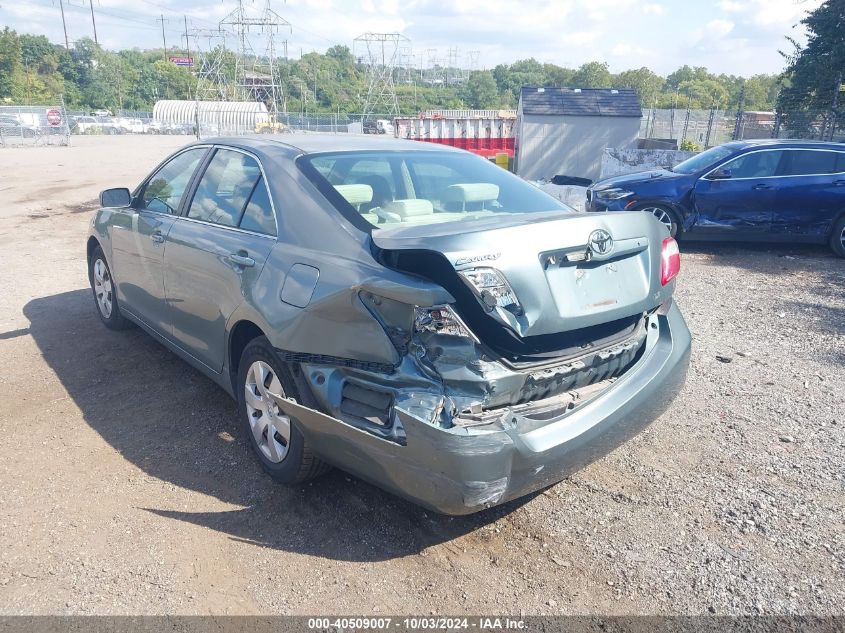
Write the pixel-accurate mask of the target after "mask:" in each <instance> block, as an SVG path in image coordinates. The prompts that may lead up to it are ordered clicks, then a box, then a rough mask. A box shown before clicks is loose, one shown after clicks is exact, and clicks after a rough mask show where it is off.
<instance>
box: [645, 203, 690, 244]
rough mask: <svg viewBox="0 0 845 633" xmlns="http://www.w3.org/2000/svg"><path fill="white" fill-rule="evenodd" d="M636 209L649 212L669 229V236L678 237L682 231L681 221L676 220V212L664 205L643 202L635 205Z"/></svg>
mask: <svg viewBox="0 0 845 633" xmlns="http://www.w3.org/2000/svg"><path fill="white" fill-rule="evenodd" d="M637 210H638V211H645V212H646V213H651V214H652V215H653V216H654V217H655V218H657V220H658V221H659V222H660V223H661V224H662V225H663V226H665V227H666V228H667V229H669V235H670V236H671V237H675V238H677V237H680V236H681V234H682V233H683V232H684V230H683V229H682V228H681V223H680V221H679V220H678V214H677V213H675V211H673V210H672V209H670V208H669V207H667V206H665V205H662V204H645V205H642V206H640V207H637Z"/></svg>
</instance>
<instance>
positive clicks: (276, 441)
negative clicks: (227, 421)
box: [244, 360, 290, 464]
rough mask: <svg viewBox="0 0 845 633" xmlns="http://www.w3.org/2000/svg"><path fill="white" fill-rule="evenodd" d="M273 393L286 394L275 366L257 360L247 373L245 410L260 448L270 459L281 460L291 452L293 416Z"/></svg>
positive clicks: (274, 461)
mask: <svg viewBox="0 0 845 633" xmlns="http://www.w3.org/2000/svg"><path fill="white" fill-rule="evenodd" d="M270 393H273V394H276V395H281V396H284V395H285V392H284V389H283V388H282V383H281V382H280V381H279V377H278V376H277V375H276V372H275V371H274V370H273V368H272V367H270V365H268V364H267V363H265V362H264V361H261V360H257V361H255V362H254V363H253V364H252V365H250V367H249V370H248V371H247V373H246V384H245V385H244V396H245V401H246V413H247V416H248V417H249V426H250V429H251V430H252V436H253V437H254V438H255V443H256V444H257V445H258V449H259V450H260V451H261V453H262V454H263V455H264V456H265V457H266V458H267V459H268V460H270V461H271V462H273V463H274V464H278V463H279V462H281V461H282V460H283V459H284V458H285V457H286V456H287V454H288V447H289V445H290V418H289V417H288V416H286V415H284V414H283V413H282V411H281V410H280V409H279V406H278V405H277V404H276V403H275V401H274V400H273V398H271V397H270Z"/></svg>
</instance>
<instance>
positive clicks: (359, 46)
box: [353, 33, 411, 118]
mask: <svg viewBox="0 0 845 633" xmlns="http://www.w3.org/2000/svg"><path fill="white" fill-rule="evenodd" d="M410 42H411V40H409V39H408V38H407V37H405V36H404V35H402V34H400V33H364V34H363V35H359V36H358V37H356V38H355V40H354V42H353V48H354V49H355V55H356V56H357V57H360V58H363V60H364V63H365V64H366V65H367V98H366V100H365V101H364V117H365V118H366V117H367V116H368V115H371V114H392V115H397V114H399V100H398V99H397V98H396V85H395V84H394V82H393V75H394V71H395V70H396V66H397V64H398V62H399V51H400V48H404V47H410Z"/></svg>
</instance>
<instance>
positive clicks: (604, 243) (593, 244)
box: [587, 229, 613, 255]
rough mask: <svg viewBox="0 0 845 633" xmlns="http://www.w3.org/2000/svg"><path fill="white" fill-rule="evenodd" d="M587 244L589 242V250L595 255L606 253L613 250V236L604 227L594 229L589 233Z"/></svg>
mask: <svg viewBox="0 0 845 633" xmlns="http://www.w3.org/2000/svg"><path fill="white" fill-rule="evenodd" d="M587 244H589V246H590V250H591V251H593V253H595V254H596V255H607V254H608V253H609V252H610V251H612V250H613V238H612V237H611V236H610V233H608V232H607V231H605V230H604V229H596V230H595V231H593V232H592V233H590V238H589V240H587Z"/></svg>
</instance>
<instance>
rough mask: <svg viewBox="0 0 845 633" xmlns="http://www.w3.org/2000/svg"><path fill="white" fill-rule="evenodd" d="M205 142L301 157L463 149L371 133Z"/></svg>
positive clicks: (249, 135) (211, 139)
mask: <svg viewBox="0 0 845 633" xmlns="http://www.w3.org/2000/svg"><path fill="white" fill-rule="evenodd" d="M201 143H211V144H219V145H232V146H234V147H241V148H245V149H255V150H263V151H267V150H269V149H270V148H271V147H272V146H273V145H275V146H281V147H284V148H287V149H288V150H294V151H296V153H298V154H315V153H320V152H350V151H373V150H385V151H399V150H405V151H429V152H431V151H434V152H438V151H439V152H460V151H461V150H459V149H457V148H454V147H449V146H448V145H439V144H436V143H423V142H420V141H410V140H406V139H399V138H393V137H386V138H385V137H384V136H383V135H382V136H375V135H369V134H346V133H344V134H307V133H305V134H284V135H276V136H268V135H266V134H254V135H253V134H247V135H245V136H236V137H221V138H209V139H203V140H202V141H201Z"/></svg>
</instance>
